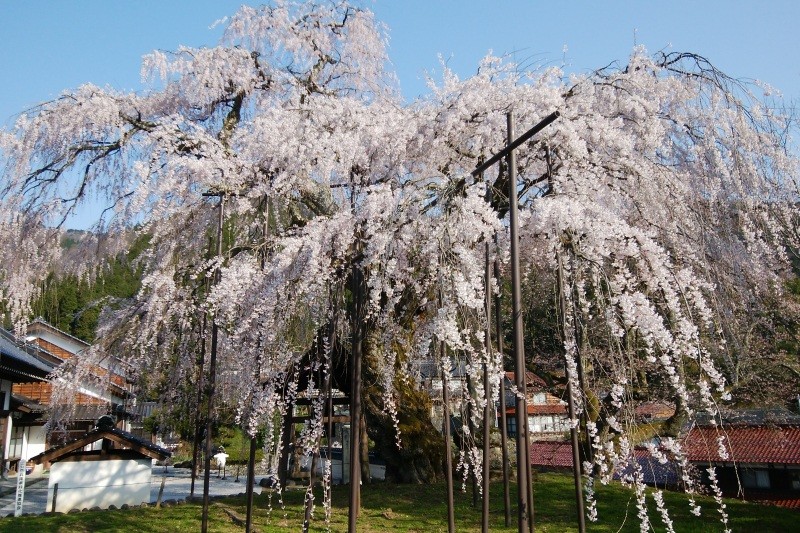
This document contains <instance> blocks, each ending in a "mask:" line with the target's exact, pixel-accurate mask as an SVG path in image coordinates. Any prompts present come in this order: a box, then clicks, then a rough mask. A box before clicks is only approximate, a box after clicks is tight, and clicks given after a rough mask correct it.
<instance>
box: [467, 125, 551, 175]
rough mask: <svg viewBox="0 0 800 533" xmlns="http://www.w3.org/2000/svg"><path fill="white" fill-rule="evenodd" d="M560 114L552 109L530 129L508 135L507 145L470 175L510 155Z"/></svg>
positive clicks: (482, 170) (477, 173)
mask: <svg viewBox="0 0 800 533" xmlns="http://www.w3.org/2000/svg"><path fill="white" fill-rule="evenodd" d="M511 114H512V113H509V115H511ZM560 116H561V113H559V112H558V111H553V112H552V113H550V114H549V115H547V116H546V117H544V118H543V119H542V120H541V122H539V123H538V124H536V125H535V126H534V127H532V128H531V129H529V130H528V131H526V132H525V133H523V134H522V135H520V136H519V137H518V138H517V139H512V138H511V136H510V135H509V138H508V145H507V146H506V147H505V148H503V149H502V150H500V151H499V152H497V153H496V154H494V155H493V156H492V157H491V159H489V160H488V161H487V162H485V163H483V164H482V165H479V166H478V167H477V168H476V169H475V170H473V171H472V176H473V177H478V175H480V174H481V173H482V172H484V171H486V170H487V169H488V168H489V167H491V166H492V165H494V164H495V163H497V162H498V161H500V160H501V159H502V158H504V157H506V156H510V155H511V154H512V152H513V151H514V149H515V148H517V147H519V146H520V145H521V144H522V143H524V142H525V141H527V140H528V139H530V138H531V137H533V136H534V135H536V134H537V133H539V132H540V131H542V130H543V129H545V128H546V127H547V126H549V125H550V124H552V123H553V122H554V121H555V120H556V119H557V118H558V117H560ZM515 190H516V189H515Z"/></svg>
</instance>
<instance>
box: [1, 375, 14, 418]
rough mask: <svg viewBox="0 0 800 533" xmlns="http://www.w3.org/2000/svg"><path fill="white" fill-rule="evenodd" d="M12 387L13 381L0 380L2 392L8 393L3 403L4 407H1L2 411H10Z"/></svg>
mask: <svg viewBox="0 0 800 533" xmlns="http://www.w3.org/2000/svg"><path fill="white" fill-rule="evenodd" d="M11 385H12V382H11V381H7V380H5V379H0V392H5V393H6V399H5V402H3V405H2V406H0V409H2V410H3V411H8V409H9V406H10V404H11Z"/></svg>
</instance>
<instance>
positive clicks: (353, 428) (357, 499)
mask: <svg viewBox="0 0 800 533" xmlns="http://www.w3.org/2000/svg"><path fill="white" fill-rule="evenodd" d="M362 278H363V273H362V272H361V267H360V266H359V265H358V264H354V265H353V301H354V305H353V308H354V311H353V323H352V329H353V340H352V350H351V361H350V372H351V376H350V501H349V514H348V523H347V530H348V532H349V533H356V521H357V519H358V514H359V511H360V507H361V449H360V446H361V357H362V346H361V343H362V338H361V336H362V333H363V330H362V324H361V318H362V317H361V314H362V305H363V298H364V296H363V291H364V283H363V279H362Z"/></svg>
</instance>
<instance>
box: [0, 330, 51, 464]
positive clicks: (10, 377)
mask: <svg viewBox="0 0 800 533" xmlns="http://www.w3.org/2000/svg"><path fill="white" fill-rule="evenodd" d="M38 355H39V354H38V350H36V349H35V347H33V346H31V345H28V344H26V343H25V342H24V341H22V340H20V339H17V338H16V337H15V336H14V335H13V334H12V333H11V332H8V331H6V330H4V329H2V328H0V446H2V457H3V464H2V472H3V475H5V473H6V472H8V470H9V469H10V468H11V467H12V465H13V463H15V462H16V461H18V460H19V459H20V457H21V456H22V454H23V453H24V451H23V449H22V448H23V447H22V432H21V431H20V429H19V427H22V426H23V425H24V422H25V419H28V418H31V417H32V416H33V417H35V416H36V410H37V407H36V405H32V404H30V403H26V402H25V401H22V400H20V399H19V398H16V397H14V396H13V394H12V390H13V388H14V386H15V385H19V384H32V383H39V384H41V383H44V382H45V381H46V380H47V375H48V374H49V373H50V372H52V370H53V366H52V365H51V364H49V363H48V362H46V361H45V360H42V359H41V358H40V357H39V356H38ZM26 431H27V434H26V435H25V436H26V437H27V440H28V441H30V442H32V443H33V446H30V447H29V448H28V450H27V455H28V456H30V455H32V454H35V453H38V452H39V451H42V450H43V449H44V447H43V446H42V447H41V448H37V445H36V443H38V442H40V441H41V442H42V443H44V434H43V432H42V431H40V430H39V429H34V428H31V427H28V428H27V430H26ZM31 452H32V453H31Z"/></svg>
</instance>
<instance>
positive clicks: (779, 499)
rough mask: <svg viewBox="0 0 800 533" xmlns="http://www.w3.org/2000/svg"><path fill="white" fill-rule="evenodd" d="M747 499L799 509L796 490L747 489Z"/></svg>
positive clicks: (799, 500) (798, 498)
mask: <svg viewBox="0 0 800 533" xmlns="http://www.w3.org/2000/svg"><path fill="white" fill-rule="evenodd" d="M747 501H749V502H754V503H761V504H765V505H776V506H778V507H785V508H787V509H800V497H798V495H797V492H789V491H783V492H774V491H758V490H753V489H749V490H748V491H747Z"/></svg>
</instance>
